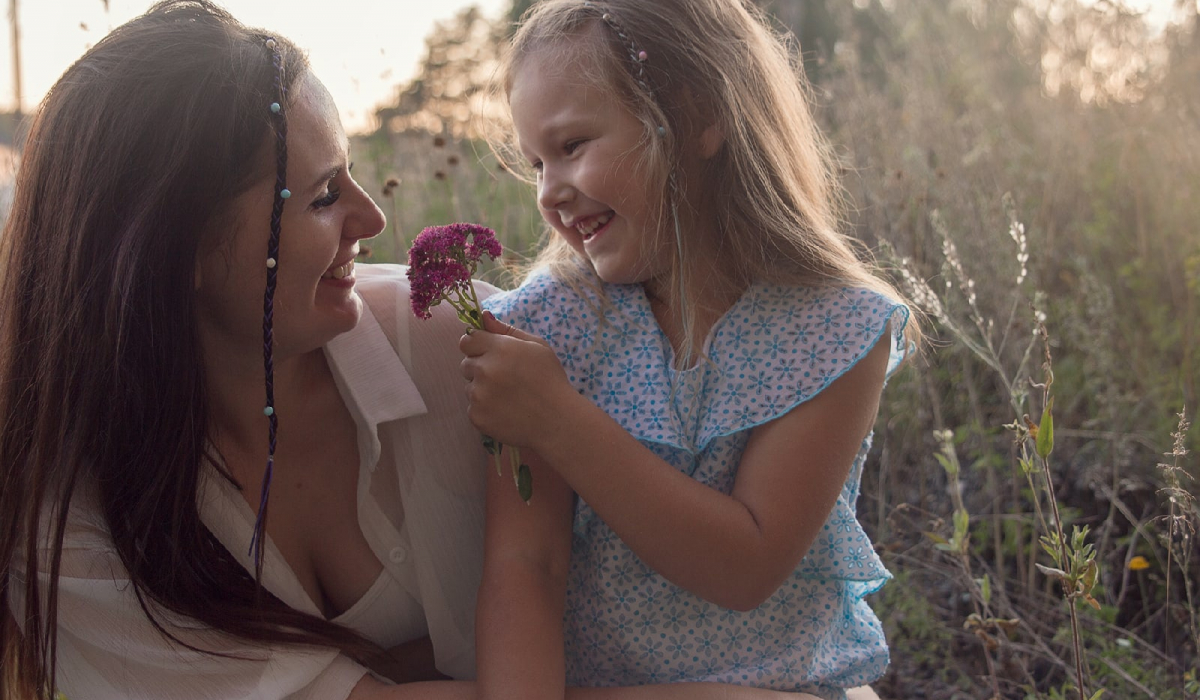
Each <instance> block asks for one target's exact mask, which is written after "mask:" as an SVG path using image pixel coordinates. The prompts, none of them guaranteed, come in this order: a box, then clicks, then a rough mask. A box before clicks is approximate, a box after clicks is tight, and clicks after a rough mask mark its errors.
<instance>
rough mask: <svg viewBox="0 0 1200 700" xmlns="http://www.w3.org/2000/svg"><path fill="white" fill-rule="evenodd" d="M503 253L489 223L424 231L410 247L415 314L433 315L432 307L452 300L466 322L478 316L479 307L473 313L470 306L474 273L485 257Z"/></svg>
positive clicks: (420, 316)
mask: <svg viewBox="0 0 1200 700" xmlns="http://www.w3.org/2000/svg"><path fill="white" fill-rule="evenodd" d="M501 252H502V248H501V246H500V241H498V240H496V233H495V231H492V230H491V229H490V228H487V227H486V226H480V225H478V224H464V223H459V224H448V225H446V226H430V227H428V228H426V229H425V230H423V231H421V233H420V235H418V236H417V238H416V240H415V241H413V244H412V247H411V248H409V250H408V279H409V282H410V283H411V287H412V293H411V301H412V309H413V313H414V314H416V315H417V317H418V318H425V319H427V318H430V317H431V316H432V314H431V313H430V311H429V310H430V309H431V308H433V307H434V306H437V305H438V304H440V303H441V302H442V301H444V300H450V301H451V303H452V304H454V306H455V307H456V308H457V309H458V310H459V315H460V316H463V317H464V321H467V322H468V323H469V322H470V319H471V318H474V319H478V309H475V311H476V313H475V314H471V313H470V312H471V309H470V308H469V306H468V302H471V301H473V300H474V293H473V291H472V289H471V276H472V275H473V274H475V267H476V265H478V263H479V260H480V258H481V257H483V256H485V255H486V256H487V257H488V258H491V259H495V258H497V257H499V256H500V254H501ZM470 306H477V304H470ZM472 325H478V324H477V323H473V324H472Z"/></svg>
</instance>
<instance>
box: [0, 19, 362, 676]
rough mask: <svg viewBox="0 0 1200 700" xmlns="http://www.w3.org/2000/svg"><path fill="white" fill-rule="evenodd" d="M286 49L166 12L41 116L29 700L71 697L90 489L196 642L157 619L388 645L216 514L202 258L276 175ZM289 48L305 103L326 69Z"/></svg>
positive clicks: (31, 188) (2, 347) (15, 418)
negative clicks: (69, 570)
mask: <svg viewBox="0 0 1200 700" xmlns="http://www.w3.org/2000/svg"><path fill="white" fill-rule="evenodd" d="M272 36H273V35H272ZM268 38H269V36H268V35H267V34H265V33H263V32H261V31H258V30H253V29H249V28H247V27H244V26H243V25H241V24H240V23H239V22H238V21H237V20H235V19H234V18H233V17H232V16H230V15H229V14H228V13H227V12H225V11H224V10H222V9H221V8H219V7H217V6H215V5H213V4H212V3H210V2H209V1H208V0H165V1H164V2H159V3H158V4H156V5H155V6H154V7H152V8H151V9H150V10H149V11H148V12H147V13H146V14H145V15H143V16H141V17H138V18H136V19H134V20H132V21H130V22H128V23H127V24H125V25H122V26H121V27H118V28H117V29H116V30H114V31H113V32H112V33H111V34H109V35H108V36H106V37H105V38H104V39H103V40H102V41H100V42H99V43H98V44H96V46H95V47H93V48H92V49H91V50H89V51H88V52H87V53H86V54H85V55H84V56H83V57H82V58H81V59H80V60H79V61H77V62H76V63H75V64H74V65H72V66H71V67H70V68H69V69H68V70H67V71H66V73H64V74H63V76H62V77H61V78H60V79H59V81H58V82H57V83H56V84H55V85H54V87H53V88H52V89H51V90H50V92H49V94H48V95H47V97H46V98H45V100H44V101H43V103H42V105H41V107H40V109H39V110H38V112H37V114H36V116H35V117H34V119H33V122H32V125H31V127H30V131H29V135H28V138H27V140H26V144H25V150H24V153H23V156H22V164H21V168H20V171H19V173H18V176H17V182H16V190H15V196H14V199H13V204H12V209H11V213H10V215H9V219H8V221H7V223H6V225H5V227H4V232H3V238H0V564H3V566H4V568H3V575H2V576H0V610H2V611H3V612H2V613H0V615H2V619H0V660H2V662H3V667H2V668H0V685H2V686H3V687H5V688H12V689H13V690H14V691H15V692H16V695H17V697H25V696H28V697H38V698H42V697H46V698H49V697H52V695H53V683H54V676H55V652H56V643H57V637H56V627H57V591H58V574H59V566H60V562H61V554H62V545H63V536H64V528H65V525H66V522H67V513H68V507H69V505H70V503H71V500H72V498H73V497H77V496H79V495H80V494H82V493H84V492H86V493H87V494H88V495H89V498H94V502H95V503H96V504H97V506H98V508H99V513H100V515H102V516H103V518H104V523H105V525H106V527H107V529H108V531H109V532H110V534H111V538H112V544H113V546H114V547H115V550H116V552H117V553H118V554H119V556H120V558H121V561H122V563H123V565H124V567H125V569H126V570H127V572H128V575H129V578H130V579H131V581H132V584H133V590H134V591H135V593H136V595H137V597H138V600H139V601H140V603H141V605H142V608H143V610H144V611H145V613H146V615H147V616H148V617H149V618H150V620H151V621H152V622H153V624H154V625H155V626H156V627H158V628H159V630H160V631H162V632H163V633H164V634H165V635H167V636H168V637H170V638H172V639H175V641H176V642H178V643H180V644H183V645H184V646H188V645H186V644H184V643H183V642H181V641H179V640H178V638H176V637H174V635H172V633H171V628H170V625H169V623H166V622H164V621H163V620H162V619H160V617H159V615H156V613H155V610H156V609H158V610H164V609H165V610H167V611H171V612H173V613H178V614H182V615H184V616H187V617H189V618H192V619H194V620H197V621H200V622H202V623H204V624H206V625H209V626H211V627H212V628H214V629H217V630H221V631H224V632H226V633H229V634H232V635H236V636H237V637H240V638H243V639H247V640H253V641H261V642H264V643H301V644H316V645H325V646H333V647H338V648H340V649H342V650H343V651H345V652H347V653H349V654H351V655H352V656H355V657H357V658H360V659H365V658H368V657H370V656H371V655H373V654H374V653H376V652H377V651H378V650H377V649H375V648H374V647H373V646H372V645H370V643H369V642H366V641H365V640H363V639H362V638H361V637H359V636H357V635H356V634H354V633H353V632H351V631H349V630H347V629H345V628H342V627H340V626H337V625H335V624H333V623H330V622H328V621H326V620H324V619H321V618H319V617H315V616H310V615H307V614H304V613H301V612H298V611H296V610H293V609H291V608H289V607H287V606H286V605H284V604H283V603H282V602H280V601H279V600H278V599H276V598H274V597H273V596H271V595H270V594H268V593H266V592H265V591H263V590H262V588H261V587H260V586H259V585H258V583H257V582H256V580H255V578H254V577H252V576H251V575H250V574H249V573H247V572H246V570H245V569H244V568H243V567H242V566H241V565H240V564H239V563H238V561H237V560H236V559H235V558H234V557H233V556H232V555H231V554H230V553H229V552H227V551H226V550H225V549H224V548H223V547H222V545H221V544H220V543H219V542H217V540H216V539H215V538H214V536H213V535H212V533H210V532H209V531H208V529H207V528H205V526H204V525H203V524H202V523H201V521H200V514H199V509H198V505H197V488H198V483H199V479H200V474H201V471H202V469H203V468H204V467H205V464H204V463H205V462H206V461H210V462H211V461H213V460H211V447H209V446H208V442H207V440H206V437H207V429H208V426H207V415H208V413H207V411H208V397H207V394H206V387H205V376H204V370H203V364H202V362H201V355H200V352H201V351H200V347H201V345H200V342H199V338H198V335H197V325H196V296H195V290H194V281H195V265H196V256H197V252H198V249H199V248H200V246H201V239H202V238H203V237H204V235H205V233H206V232H208V231H212V230H214V229H217V228H220V227H221V226H222V225H231V224H232V220H231V218H230V214H229V212H230V211H231V210H232V204H233V200H234V199H235V197H237V196H238V195H239V194H240V193H242V192H243V191H245V190H246V189H247V188H248V187H249V186H250V185H251V184H253V183H255V182H259V181H261V180H262V179H263V178H265V177H268V176H272V175H274V168H273V167H271V166H272V164H273V163H274V162H275V158H274V142H273V140H272V133H273V132H272V124H271V117H272V114H271V111H270V109H269V106H270V104H271V103H272V102H274V101H277V100H278V97H277V94H278V92H277V90H278V87H277V86H276V84H275V81H276V79H277V78H278V77H279V75H280V72H279V71H278V70H277V68H276V66H275V64H274V62H273V56H272V49H271V48H268V47H267V45H266V41H267V39H268ZM273 38H274V39H275V40H276V42H277V46H276V47H275V49H274V50H275V51H278V52H279V55H280V56H279V57H280V60H281V61H282V64H283V66H284V67H285V68H286V70H284V72H283V75H284V80H285V81H286V82H285V84H284V86H283V87H284V89H285V90H286V89H287V88H289V87H290V86H291V85H292V84H294V83H295V81H297V80H298V79H299V78H300V77H301V76H302V75H303V74H304V73H305V72H306V70H307V61H306V59H305V57H304V55H303V54H302V53H301V52H300V51H299V49H297V48H296V47H295V46H294V45H293V44H291V43H290V42H288V41H286V40H284V39H283V38H281V37H277V36H274V37H273ZM270 214H271V212H269V211H264V212H263V213H262V215H263V219H264V221H266V220H267V218H268V217H269V216H270ZM284 235H286V233H285V234H284ZM225 476H226V478H231V477H230V476H229V475H228V474H227V473H226V474H225ZM43 548H45V549H43ZM18 562H19V563H20V566H19V567H17V566H16V564H17V563H18ZM17 569H22V570H23V572H22V574H21V575H18V572H17ZM39 571H40V572H41V573H42V574H43V575H48V577H49V581H50V583H49V590H48V594H46V593H40V592H39V584H38V572H39ZM22 579H23V580H24V585H23V586H20V585H18V583H17V582H18V581H20V580H22ZM10 595H11V596H14V597H16V598H17V599H18V600H23V601H24V603H25V605H24V608H25V613H24V617H23V619H22V626H21V627H23V631H22V629H21V628H20V627H18V626H17V624H16V621H15V620H14V619H13V617H12V613H11V612H10V610H9V606H8V598H9V596H10ZM156 606H159V607H156Z"/></svg>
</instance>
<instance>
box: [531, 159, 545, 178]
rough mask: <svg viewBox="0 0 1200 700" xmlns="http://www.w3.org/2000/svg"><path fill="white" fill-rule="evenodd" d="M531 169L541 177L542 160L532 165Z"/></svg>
mask: <svg viewBox="0 0 1200 700" xmlns="http://www.w3.org/2000/svg"><path fill="white" fill-rule="evenodd" d="M529 167H531V168H533V170H534V172H536V173H538V174H539V175H540V174H541V173H542V161H540V160H539V161H537V162H536V163H530V164H529Z"/></svg>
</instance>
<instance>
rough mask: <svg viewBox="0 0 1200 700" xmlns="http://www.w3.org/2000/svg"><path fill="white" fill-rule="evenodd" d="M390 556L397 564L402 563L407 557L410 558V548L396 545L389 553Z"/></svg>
mask: <svg viewBox="0 0 1200 700" xmlns="http://www.w3.org/2000/svg"><path fill="white" fill-rule="evenodd" d="M388 557H389V558H390V559H391V560H392V561H393V562H395V563H396V564H402V563H404V560H405V559H408V550H407V549H405V548H403V547H396V548H395V549H393V550H392V551H391V552H390V553H389V554H388Z"/></svg>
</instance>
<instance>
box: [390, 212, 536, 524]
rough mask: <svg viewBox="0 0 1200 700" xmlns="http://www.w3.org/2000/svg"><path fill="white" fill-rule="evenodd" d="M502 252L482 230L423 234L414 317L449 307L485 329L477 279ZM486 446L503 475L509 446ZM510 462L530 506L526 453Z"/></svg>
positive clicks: (411, 252)
mask: <svg viewBox="0 0 1200 700" xmlns="http://www.w3.org/2000/svg"><path fill="white" fill-rule="evenodd" d="M501 252H502V249H501V247H500V241H498V240H496V232H495V231H493V230H491V229H490V228H487V227H486V226H480V225H479V224H448V225H445V226H430V227H428V228H426V229H425V230H423V231H421V234H420V235H418V236H417V238H416V240H414V241H413V244H412V247H411V248H409V249H408V281H409V286H410V299H411V301H412V310H413V313H414V314H416V316H417V318H424V319H428V318H431V317H432V316H433V314H432V313H431V312H430V309H432V308H433V307H435V306H437V305H438V304H440V303H442V302H443V301H444V302H446V303H448V304H450V305H451V306H453V307H454V309H455V311H457V312H458V318H459V320H461V321H462V322H463V323H465V324H467V326H468V327H469V328H479V329H482V328H483V309H482V308H481V307H480V306H479V297H478V296H476V294H475V287H474V286H472V284H471V278H472V277H473V276H474V275H475V268H476V267H477V266H478V265H479V261H480V260H481V259H483V257H484V256H487V257H488V258H489V259H491V260H495V259H496V258H498V257H500V253H501ZM483 445H484V447H485V448H486V449H487V451H488V454H490V455H492V458H493V459H494V460H495V462H496V470H497V471H499V469H500V454H501V451H502V450H503V448H504V446H503V445H502V444H500V443H499V442H497V441H495V440H493V439H492V438H490V437H488V436H486V435H485V436H483ZM508 456H509V461H510V462H511V466H512V473H513V482H514V483H515V484H516V485H517V493H519V494H520V496H521V498H522V500H524V501H525V502H526V503H528V502H529V499H530V497H531V496H532V495H533V479H532V476H531V474H530V471H529V466H528V465H526V464H522V463H521V456H520V452H518V450H517V448H515V447H512V448H510V449H509V451H508Z"/></svg>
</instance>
